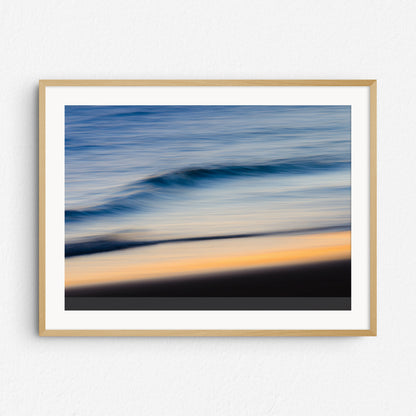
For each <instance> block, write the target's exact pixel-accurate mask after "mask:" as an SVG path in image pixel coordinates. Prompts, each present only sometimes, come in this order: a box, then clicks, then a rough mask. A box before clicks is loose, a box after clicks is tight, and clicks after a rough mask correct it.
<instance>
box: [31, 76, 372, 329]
mask: <svg viewBox="0 0 416 416" xmlns="http://www.w3.org/2000/svg"><path fill="white" fill-rule="evenodd" d="M48 86H368V87H370V329H368V330H367V329H365V330H49V329H48V330H47V329H46V322H45V321H46V311H45V254H46V253H45V208H46V207H45V151H46V149H45V134H46V131H45V117H46V112H45V94H46V87H48ZM38 203H39V270H38V272H39V295H38V296H39V335H40V336H55V337H56V336H57V337H67V336H82V337H85V336H90V337H104V336H122V337H128V336H143V337H148V336H151V337H165V336H174V337H185V336H209V337H223V336H235V337H248V336H250V337H251V336H255V337H268V336H306V337H314V336H330V337H332V336H347V337H348V336H376V335H377V80H374V79H371V80H367V79H366V80H360V79H358V80H316V79H315V80H237V79H234V80H233V79H231V80H212V79H211V80H197V79H196V80H85V79H80V80H58V79H57V80H51V79H49V80H48V79H43V80H39V202H38Z"/></svg>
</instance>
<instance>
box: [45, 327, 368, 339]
mask: <svg viewBox="0 0 416 416" xmlns="http://www.w3.org/2000/svg"><path fill="white" fill-rule="evenodd" d="M39 335H40V336H50V337H71V336H75V337H109V336H117V337H132V336H135V337H138V336H140V337H196V336H198V337H201V336H202V337H231V336H232V337H288V336H291V337H318V336H319V337H340V336H343V337H352V336H375V335H376V334H375V333H374V331H373V330H371V329H351V330H349V329H348V330H343V329H335V330H332V329H328V330H304V329H299V330H298V329H293V330H292V329H291V330H280V329H279V330H274V329H272V330H270V329H267V330H261V329H258V330H257V329H255V330H254V329H247V330H245V329H243V330H239V329H230V330H228V329H224V330H210V329H190V330H165V329H161V330H158V329H156V330H135V329H131V330H130V329H117V330H112V329H108V330H107V329H103V330H100V329H92V330H90V329H79V330H78V329H69V330H64V329H62V330H61V329H48V330H43V331H42V332H39Z"/></svg>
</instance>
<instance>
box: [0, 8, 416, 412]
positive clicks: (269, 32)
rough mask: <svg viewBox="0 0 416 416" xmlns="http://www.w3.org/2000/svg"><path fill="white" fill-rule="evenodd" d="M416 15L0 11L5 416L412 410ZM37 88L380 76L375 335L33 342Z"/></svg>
mask: <svg viewBox="0 0 416 416" xmlns="http://www.w3.org/2000/svg"><path fill="white" fill-rule="evenodd" d="M415 14H416V4H415V3H414V2H411V1H397V0H396V1H394V0H391V1H386V0H382V1H363V0H359V1H345V2H337V1H334V0H315V1H308V0H287V1H273V0H258V1H248V0H238V1H237V0H236V1H221V2H220V1H207V0H204V1H197V0H187V1H185V0H179V1H176V2H175V1H167V0H166V1H161V0H147V1H137V0H136V1H124V2H120V3H119V4H118V3H117V2H110V1H106V0H92V1H86V0H75V1H74V0H67V1H64V2H61V1H40V0H37V1H29V0H26V1H12V0H8V1H7V0H3V1H1V2H0V57H1V58H0V59H1V64H0V75H1V80H2V85H1V88H0V114H1V117H0V139H1V147H0V183H1V190H2V196H3V198H2V203H1V206H0V230H1V238H0V270H1V272H0V275H1V279H0V328H1V335H2V337H1V341H0V414H1V415H7V416H8V415H12V416H15V415H42V416H44V415H100V416H102V415H124V414H125V415H139V414H143V415H144V414H148V415H169V416H171V415H370V414H371V415H396V414H398V415H410V414H415V405H414V397H412V396H413V395H414V393H415V390H416V383H415V370H416V360H415V347H416V334H415V325H414V318H415V315H416V307H415V304H416V302H415V293H416V276H415V259H416V256H415V254H414V246H415V240H414V236H415V231H416V221H415V217H414V212H415V209H416V193H415V185H416V171H415V166H416V162H415V160H416V153H415V152H416V139H415V131H416V116H415V111H416V87H415V79H414V78H415V73H416V71H415V65H416V53H415V51H416V48H415V43H416V32H415ZM39 78H138V79H140V78H377V79H378V80H379V124H378V127H379V135H378V144H379V153H378V163H379V243H378V244H379V261H378V267H379V273H378V277H379V291H378V293H379V335H378V336H377V337H376V338H332V339H331V338H304V339H302V338H292V339H291V338H276V339H273V338H271V339H256V338H252V339H250V338H249V339H231V338H229V339H227V338H225V339H216V338H212V339H205V338H203V339H197V338H190V339H174V338H162V339H151V338H148V339H141V338H137V339H134V338H133V339H128V338H108V339H105V338H102V339H88V338H86V339H76V338H68V339H64V338H62V339H59V338H39V337H38V336H37V307H38V305H37V254H38V252H37V237H38V236H37V191H38V183H37V139H38V135H37V128H38V123H37V111H38V107H37V82H38V79H39Z"/></svg>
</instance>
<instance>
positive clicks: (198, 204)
mask: <svg viewBox="0 0 416 416" xmlns="http://www.w3.org/2000/svg"><path fill="white" fill-rule="evenodd" d="M65 309H66V310H350V309H351V107H350V106H339V105H330V106H295V105H291V106H281V105H255V106H250V105H236V106H230V105H180V106H173V105H152V106H143V105H140V106H131V105H129V106H95V105H94V106H91V105H86V106H76V105H69V106H68V105H67V106H65Z"/></svg>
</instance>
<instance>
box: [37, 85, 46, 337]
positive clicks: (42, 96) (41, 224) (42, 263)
mask: <svg viewBox="0 0 416 416" xmlns="http://www.w3.org/2000/svg"><path fill="white" fill-rule="evenodd" d="M45 86H46V85H45V82H43V81H39V200H38V204H39V270H38V273H39V335H45V334H46V331H45V319H46V315H45V266H46V263H45V260H46V259H45V256H46V253H45V225H46V223H45V209H46V206H45V151H46V149H45V117H46V113H45Z"/></svg>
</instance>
